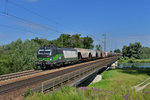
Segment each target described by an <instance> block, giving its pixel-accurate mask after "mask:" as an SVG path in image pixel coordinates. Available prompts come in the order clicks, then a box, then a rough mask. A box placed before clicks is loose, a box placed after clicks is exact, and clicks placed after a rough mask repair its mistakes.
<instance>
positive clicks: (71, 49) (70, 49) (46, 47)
mask: <svg viewBox="0 0 150 100" xmlns="http://www.w3.org/2000/svg"><path fill="white" fill-rule="evenodd" d="M40 49H61V50H69V51H75V49H73V48H58V47H48V46H45V47H40Z"/></svg>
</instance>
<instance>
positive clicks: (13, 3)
mask: <svg viewBox="0 0 150 100" xmlns="http://www.w3.org/2000/svg"><path fill="white" fill-rule="evenodd" d="M9 3H10V4H12V5H14V6H17V7H19V8H22V9H24V10H26V11H28V12H30V13H32V14H34V15H36V16H39V17H41V18H43V19H46V20H48V21H49V20H50V21H52V22H54V23H55V24H57V25H60V26H62V25H61V24H60V23H58V22H56V21H53V20H51V19H49V18H48V17H45V16H43V15H41V14H39V13H37V12H35V11H32V10H30V9H28V8H25V7H23V6H21V5H19V4H17V3H15V2H13V1H11V0H10V1H9Z"/></svg>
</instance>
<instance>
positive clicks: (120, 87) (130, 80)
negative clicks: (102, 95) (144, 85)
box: [89, 68, 150, 100]
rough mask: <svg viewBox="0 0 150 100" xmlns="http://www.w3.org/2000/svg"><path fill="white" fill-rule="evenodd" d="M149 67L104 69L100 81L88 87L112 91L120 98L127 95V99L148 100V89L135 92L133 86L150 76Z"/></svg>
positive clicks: (149, 97)
mask: <svg viewBox="0 0 150 100" xmlns="http://www.w3.org/2000/svg"><path fill="white" fill-rule="evenodd" d="M149 72H150V69H144V68H143V69H141V68H138V69H137V68H124V69H116V70H111V71H106V72H104V73H103V74H102V76H103V79H102V81H100V82H97V83H94V84H91V85H90V86H89V87H94V88H101V89H105V90H108V91H113V92H114V93H115V94H116V95H117V97H120V96H121V97H120V98H121V100H122V99H125V96H128V97H129V98H128V99H136V100H149V99H150V96H149V94H146V93H145V92H149V90H142V91H140V92H136V91H135V89H134V88H133V86H136V85H137V84H139V83H141V82H143V81H144V80H145V79H147V78H148V77H149V76H150V73H149Z"/></svg>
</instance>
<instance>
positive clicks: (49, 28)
mask: <svg viewBox="0 0 150 100" xmlns="http://www.w3.org/2000/svg"><path fill="white" fill-rule="evenodd" d="M6 1H7V2H6V3H7V4H8V0H6ZM9 4H12V5H15V6H17V7H19V8H22V9H24V10H26V11H28V12H30V13H32V14H34V15H36V16H39V17H41V18H43V19H46V20H50V19H49V18H48V17H44V16H43V15H41V14H39V13H37V12H35V11H32V10H30V9H28V8H25V7H23V6H21V5H19V4H17V3H15V2H13V1H11V0H9ZM7 9H8V8H7ZM0 13H1V14H3V15H6V16H9V17H13V18H15V19H19V20H21V21H23V22H25V23H28V24H30V25H35V26H38V27H41V28H44V29H47V30H50V31H54V32H56V33H63V32H61V31H58V30H56V29H53V28H51V27H49V26H46V25H41V24H39V23H36V22H33V21H29V20H26V19H23V18H20V17H17V16H15V15H12V14H8V12H7V11H5V12H0ZM53 22H54V21H53ZM55 23H56V24H58V23H57V22H55ZM79 33H80V32H79ZM87 34H88V33H87ZM88 35H90V36H92V37H93V38H95V39H96V40H98V41H101V40H99V39H98V38H97V37H95V36H93V35H92V34H88Z"/></svg>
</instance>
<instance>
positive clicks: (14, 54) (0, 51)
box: [0, 34, 94, 74]
mask: <svg viewBox="0 0 150 100" xmlns="http://www.w3.org/2000/svg"><path fill="white" fill-rule="evenodd" d="M47 45H55V46H57V47H62V46H63V47H64V48H74V47H76V48H86V49H93V47H94V46H93V39H92V38H91V37H88V36H87V37H81V35H80V34H74V35H72V36H71V35H69V34H61V35H60V37H59V38H58V39H56V40H50V41H49V40H47V39H43V38H41V39H39V38H35V39H32V40H25V41H24V42H23V41H22V40H21V39H18V40H16V41H14V42H11V43H10V44H7V45H2V46H0V74H6V73H12V72H18V71H24V70H30V69H33V68H34V69H38V68H37V67H36V66H35V61H36V55H37V51H38V49H39V47H40V46H47Z"/></svg>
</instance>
